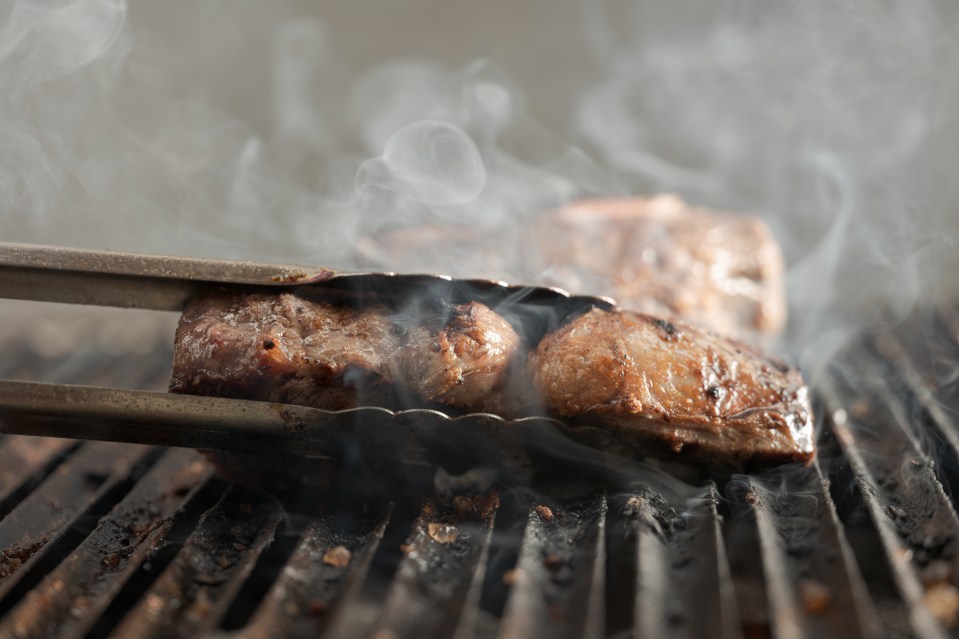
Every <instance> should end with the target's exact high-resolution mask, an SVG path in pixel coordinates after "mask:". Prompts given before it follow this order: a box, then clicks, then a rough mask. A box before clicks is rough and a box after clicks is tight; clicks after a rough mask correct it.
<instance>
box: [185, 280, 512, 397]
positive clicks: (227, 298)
mask: <svg viewBox="0 0 959 639" xmlns="http://www.w3.org/2000/svg"><path fill="white" fill-rule="evenodd" d="M519 345H520V340H519V337H518V335H517V334H516V332H515V331H514V330H513V328H512V327H511V326H510V325H509V324H508V323H507V322H506V320H504V319H503V318H502V317H500V316H499V315H497V314H496V313H494V312H493V311H491V310H490V309H489V308H487V307H486V306H484V305H482V304H479V303H470V304H464V305H460V306H453V307H450V308H444V309H443V310H442V311H441V312H439V313H429V314H425V315H420V314H418V313H417V314H416V315H415V316H413V317H410V316H409V314H402V315H401V314H393V313H391V312H390V311H389V310H388V309H386V308H385V307H380V306H373V307H369V308H364V309H355V308H349V307H342V306H335V305H332V304H329V303H325V302H315V301H310V300H306V299H302V298H299V297H296V296H293V295H290V294H280V295H265V294H212V295H203V296H200V297H198V298H196V299H194V300H192V301H191V302H190V304H189V305H188V306H187V308H186V309H185V311H184V313H183V317H182V318H181V320H180V325H179V327H178V329H177V335H176V350H175V355H174V362H173V378H172V380H171V383H170V390H171V391H172V392H176V393H190V394H198V395H217V396H222V397H237V398H246V399H257V400H261V401H270V402H282V403H289V404H302V405H305V406H313V407H316V408H327V409H333V410H336V409H343V408H350V407H353V406H358V405H372V406H394V405H397V395H396V391H397V390H398V389H402V390H405V391H407V393H411V394H412V401H413V403H415V404H422V403H423V402H430V401H432V402H439V403H442V404H446V405H449V406H453V407H456V408H462V409H464V410H468V411H482V410H485V409H486V408H487V407H488V404H487V402H488V401H489V397H490V396H491V394H492V393H491V391H492V389H493V388H494V387H496V385H497V384H498V383H499V382H500V379H501V378H502V377H503V375H505V373H506V370H507V368H508V366H509V363H510V361H511V360H512V359H513V357H514V355H515V353H516V352H517V350H518V348H519Z"/></svg>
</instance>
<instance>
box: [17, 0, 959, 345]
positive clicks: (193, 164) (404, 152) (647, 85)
mask: <svg viewBox="0 0 959 639" xmlns="http://www.w3.org/2000/svg"><path fill="white" fill-rule="evenodd" d="M347 4H348V3H347ZM494 5H495V3H494ZM346 6H347V5H346V4H343V5H342V6H341V4H338V3H333V4H332V5H330V7H329V8H328V11H329V13H330V15H328V16H327V15H323V14H321V13H318V12H317V10H316V9H310V7H313V5H312V4H310V3H303V4H302V6H301V5H300V4H298V3H296V2H292V1H290V2H276V3H254V2H207V3H202V5H198V6H195V5H194V4H193V3H178V2H171V3H167V2H164V3H149V2H136V3H131V6H129V7H128V6H127V5H126V3H124V2H122V1H120V0H73V1H71V2H57V3H51V2H40V1H37V0H33V1H30V0H16V1H14V2H9V3H5V4H0V20H2V23H3V27H2V31H0V89H2V90H0V233H2V237H3V239H4V240H15V241H27V242H40V243H53V244H68V245H77V246H88V247H100V248H113V249H124V250H141V251H159V252H168V253H181V254H202V255H209V256H227V257H243V258H253V259H282V260H284V261H293V260H301V261H310V262H315V263H321V264H329V265H334V266H350V265H351V264H352V263H353V262H352V260H353V259H354V258H355V256H354V254H353V250H352V247H353V246H354V243H355V240H356V238H357V236H358V235H359V234H362V233H367V232H369V231H371V230H375V229H377V228H380V227H383V226H397V225H399V226H403V225H415V224H421V223H435V222H443V223H454V224H463V225H465V226H475V227H479V228H482V229H484V230H485V232H488V233H490V234H493V235H495V234H513V233H515V232H518V231H520V230H522V229H523V228H524V224H525V222H526V221H527V220H528V218H529V217H530V216H531V215H532V214H533V213H535V212H536V211H538V210H541V209H542V208H543V207H548V206H552V205H555V204H557V203H561V202H563V201H566V200H568V199H570V198H573V197H576V196H577V195H582V194H591V195H606V194H622V193H629V192H653V191H675V192H678V193H680V194H681V195H683V196H684V197H686V198H687V199H689V200H691V201H694V202H696V203H698V204H703V205H706V206H715V207H717V208H725V209H733V210H743V211H750V212H756V213H758V214H761V215H763V216H764V217H766V219H767V220H769V222H770V224H771V225H772V227H773V229H774V231H775V232H776V234H777V236H778V238H779V240H780V241H781V242H782V243H783V245H784V248H785V250H786V253H787V256H788V258H789V261H790V264H791V269H790V277H789V291H790V296H791V305H792V307H793V308H792V310H793V313H792V318H793V324H792V326H793V329H794V332H795V338H796V340H797V341H796V343H800V344H814V343H817V342H819V343H820V344H819V346H821V342H822V341H823V340H825V341H827V342H830V343H831V342H836V341H839V340H840V339H841V335H842V334H844V333H845V331H847V330H848V329H849V328H850V327H852V326H856V325H858V324H861V323H868V322H874V321H877V317H878V315H879V310H880V309H882V310H884V311H885V310H888V309H889V308H891V309H892V310H893V311H894V312H895V313H900V314H901V313H903V312H905V310H907V309H908V308H909V307H910V306H911V304H912V303H913V302H914V301H915V300H916V299H917V297H919V296H920V295H921V294H923V293H924V292H926V291H937V292H938V291H939V285H940V284H942V283H943V282H944V281H945V279H944V278H943V277H942V274H943V273H945V272H946V271H945V268H946V266H950V267H952V268H954V267H955V266H956V264H955V262H956V260H954V259H952V257H953V254H954V253H955V250H954V245H953V243H952V242H953V240H952V238H953V237H954V236H955V233H956V231H957V230H959V223H957V220H956V217H957V211H959V192H957V190H959V181H957V180H956V179H955V178H954V176H953V173H954V168H953V167H955V166H957V165H959V162H957V160H959V157H957V155H959V127H956V126H955V124H954V120H955V113H959V67H956V65H954V64H953V63H952V61H953V60H955V59H956V54H957V44H956V38H955V35H954V33H953V32H952V28H953V25H955V24H957V22H956V20H955V18H956V16H955V15H954V13H953V12H954V10H953V9H951V6H952V5H951V4H950V3H947V2H942V3H933V2H925V1H916V2H910V3H908V4H901V5H895V6H893V5H890V6H883V5H881V4H877V3H857V2H846V3H828V4H827V3H817V2H801V3H800V2H791V3H768V2H760V1H758V0H741V1H739V2H735V3H732V4H730V3H722V4H721V5H714V4H713V3H702V2H671V3H642V6H640V3H632V2H624V3H622V4H621V5H620V4H617V3H605V4H600V3H594V4H593V5H592V7H593V8H592V9H590V10H589V11H588V12H584V11H581V10H579V9H576V10H571V9H568V8H562V7H554V5H553V4H552V3H551V4H550V5H549V6H550V11H549V12H548V17H547V14H543V15H536V14H535V12H534V11H532V10H528V11H520V12H519V13H517V14H515V18H512V17H510V18H507V15H510V16H513V15H514V14H513V9H512V8H511V9H510V12H508V14H507V13H504V12H505V9H506V7H507V6H510V7H512V5H507V3H503V5H502V6H501V7H499V8H497V7H496V6H493V5H491V6H490V7H488V8H487V9H483V10H482V11H480V10H479V9H475V8H474V9H469V10H468V12H469V18H468V19H465V20H462V21H461V22H457V21H449V22H448V23H444V24H443V25H439V24H435V25H434V24H431V22H430V18H429V17H428V16H427V14H425V13H424V14H422V16H421V17H420V18H419V19H418V20H416V21H413V22H411V23H410V24H412V25H419V29H420V32H418V33H411V32H409V29H407V28H406V27H404V28H402V29H399V28H398V29H395V30H389V29H387V30H383V29H380V30H379V31H376V32H374V31H373V30H372V29H373V27H363V28H360V27H359V26H358V25H364V24H365V23H364V22H363V21H360V20H359V19H355V20H354V19H347V18H344V17H343V16H345V15H347V14H348V13H349V11H350V10H348V9H344V7H346ZM424 6H425V5H424V3H422V2H418V1H417V0H410V6H409V11H410V12H413V13H416V12H417V11H419V10H421V9H423V7H424ZM362 10H363V9H362V8H357V9H355V11H354V12H361V11H362ZM501 10H502V11H501ZM464 11H467V10H464ZM344 12H345V13H344ZM476 12H479V13H476ZM497 12H499V14H497ZM474 13H475V14H476V15H474ZM497 15H500V16H501V17H499V18H496V16H497ZM504 20H508V21H509V24H504V23H503V21H504ZM343 24H347V25H351V27H350V28H352V29H353V30H352V31H344V28H343V26H342V25H343ZM394 31H396V32H397V33H400V35H395V34H394V33H393V32H394ZM504 33H505V34H508V35H507V36H503V35H502V34H504ZM391 34H392V35H391ZM524 34H525V35H524ZM391 37H392V38H393V39H392V40H390V38H391ZM524 38H525V39H526V41H524ZM414 40H415V41H416V42H419V41H422V43H423V46H422V47H421V49H422V50H424V51H429V52H431V53H434V54H435V55H433V56H432V57H431V58H430V59H420V58H411V57H409V56H404V57H398V56H394V55H391V54H392V52H393V51H396V50H404V51H411V50H419V49H417V47H414V46H410V43H411V42H414ZM398 43H400V44H402V45H403V46H400V44H398ZM434 44H435V46H434ZM464 50H468V55H465V54H464ZM482 56H486V57H489V58H491V59H493V60H496V62H490V61H486V60H483V59H478V58H480V57H482ZM474 58H477V59H474ZM517 78H518V80H517ZM521 85H522V86H521ZM441 266H442V265H437V268H441ZM395 268H396V269H397V270H400V269H403V264H402V263H397V264H396V265H395ZM479 275H481V274H479ZM832 329H835V330H836V331H837V332H836V333H831V332H830V331H831V330H832ZM819 346H815V347H809V348H807V349H800V350H804V351H805V352H807V353H814V352H821V349H820V348H819Z"/></svg>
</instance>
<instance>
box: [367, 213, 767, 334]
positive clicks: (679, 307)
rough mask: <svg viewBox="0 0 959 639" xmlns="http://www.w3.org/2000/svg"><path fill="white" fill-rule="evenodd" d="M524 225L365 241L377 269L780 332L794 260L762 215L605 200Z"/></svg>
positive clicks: (405, 233) (722, 326) (734, 328)
mask: <svg viewBox="0 0 959 639" xmlns="http://www.w3.org/2000/svg"><path fill="white" fill-rule="evenodd" d="M528 226H529V227H528V229H527V230H526V231H524V232H510V233H509V234H508V235H506V236H504V235H503V234H502V233H499V234H498V233H494V232H491V231H489V230H485V229H477V228H472V227H460V226H452V225H451V226H427V227H420V228H414V229H403V230H393V231H390V232H385V233H380V234H378V235H376V236H370V237H365V238H361V240H360V243H359V254H360V255H359V257H360V259H361V260H362V261H363V262H364V264H365V265H366V266H369V267H371V268H377V269H386V270H406V271H411V272H423V271H431V272H446V273H449V274H450V275H453V276H456V277H486V278H491V279H503V280H508V281H514V282H530V283H533V284H541V285H548V286H559V287H561V288H564V289H567V290H570V291H572V292H574V293H585V294H597V295H609V296H611V297H614V298H616V299H617V300H618V301H619V303H620V305H621V306H623V307H624V308H628V309H631V310H636V311H641V312H646V313H650V314H653V315H662V316H676V317H681V318H683V319H685V320H687V321H690V322H693V323H695V324H698V325H701V326H704V327H707V328H711V329H713V330H716V331H719V332H722V333H727V334H730V335H738V336H741V337H744V338H749V339H752V338H754V337H756V336H761V335H763V334H775V333H777V332H778V331H779V330H780V329H781V328H782V326H783V323H784V322H785V317H786V306H785V298H784V290H783V264H782V255H781V253H780V250H779V247H778V245H777V244H776V241H775V239H774V238H773V236H772V234H771V233H770V231H769V229H768V227H767V226H766V225H765V224H764V223H763V222H762V220H760V219H759V218H756V217H754V216H750V215H734V214H725V213H716V212H714V211H710V210H708V209H703V208H695V207H691V206H688V205H686V204H684V203H683V202H682V200H680V199H679V198H677V197H675V196H671V195H664V196H658V197H652V198H641V197H635V198H624V199H595V200H584V201H581V202H578V203H574V204H572V205H570V206H568V207H566V208H563V209H559V210H555V211H547V212H544V213H542V214H540V215H538V216H537V217H536V218H535V220H534V221H533V223H532V224H529V225H528Z"/></svg>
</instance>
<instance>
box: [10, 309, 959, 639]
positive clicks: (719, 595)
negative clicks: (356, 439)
mask: <svg viewBox="0 0 959 639" xmlns="http://www.w3.org/2000/svg"><path fill="white" fill-rule="evenodd" d="M957 326H959V316H957V315H954V314H950V313H944V312H941V311H933V310H927V311H925V312H921V313H919V312H917V313H916V315H915V316H914V317H913V318H911V319H909V320H908V321H906V322H904V323H902V324H900V325H899V326H897V327H896V328H895V329H892V330H888V331H885V332H882V333H878V334H869V335H864V336H862V338H861V339H859V340H857V341H855V342H853V343H851V344H850V346H849V347H848V348H846V349H845V350H844V351H843V352H842V353H840V354H839V355H837V357H836V359H835V362H834V366H832V367H831V369H830V371H829V372H828V374H827V375H826V376H825V377H823V378H820V379H818V380H814V381H815V391H816V394H817V400H816V401H817V404H818V414H819V415H820V417H821V422H822V426H821V432H820V435H819V455H818V458H817V461H816V463H815V464H814V465H812V466H810V467H790V468H783V469H778V470H775V471H771V472H767V473H763V474H760V475H737V476H733V477H732V478H729V479H728V480H723V481H707V482H705V483H702V482H700V484H699V485H698V486H694V487H689V486H684V485H683V484H680V483H679V482H678V481H677V482H676V486H671V485H670V484H669V482H668V481H665V482H664V481H663V480H662V477H661V476H657V477H658V478H657V477H653V476H652V475H651V476H650V477H649V481H644V480H643V478H642V477H640V478H639V479H638V480H637V477H631V478H628V481H625V480H624V481H619V479H618V478H620V475H617V474H614V473H610V474H609V475H608V476H604V477H603V479H604V481H598V478H597V477H596V476H595V473H594V474H593V475H592V476H591V477H590V479H588V480H585V479H580V478H579V477H578V476H576V473H575V470H576V469H575V468H570V467H569V466H568V465H567V466H566V467H561V468H559V469H554V470H553V471H551V472H549V473H539V474H538V475H536V476H535V477H533V480H532V482H531V483H524V481H523V480H521V479H520V478H527V477H528V476H526V475H517V476H510V477H509V478H508V479H504V477H503V475H500V476H498V477H497V475H496V472H495V471H494V470H491V469H489V468H482V467H479V468H469V467H464V466H450V467H448V468H436V467H432V466H429V465H427V464H424V463H422V460H415V461H414V462H413V463H410V464H407V465H403V464H399V465H396V466H384V465H379V466H371V465H369V464H367V463H366V460H364V459H363V456H362V455H361V454H358V455H356V456H355V457H354V458H351V459H349V460H347V463H345V464H344V465H343V467H342V468H341V469H340V470H339V472H336V473H326V474H323V475H322V477H318V478H316V479H315V481H314V482H313V483H311V484H310V485H308V486H307V487H305V488H304V489H303V490H302V491H300V492H299V493H297V494H295V495H285V494H274V493H271V492H269V491H267V490H261V489H256V488H249V487H243V486H239V485H233V484H231V483H230V482H229V481H228V480H226V479H223V478H220V477H218V476H217V475H216V473H215V472H214V471H213V469H212V467H211V465H210V463H209V462H208V461H207V460H206V459H205V458H204V457H203V456H202V455H201V454H199V453H197V452H195V451H192V450H185V449H161V448H158V447H148V446H135V445H127V444H117V443H110V442H84V443H78V442H73V441H69V440H54V439H40V438H29V437H23V436H4V437H0V553H2V554H0V637H4V638H6V637H106V636H113V637H176V636H215V637H225V636H237V637H239V636H242V637H273V636H285V637H308V636H309V637H314V636H327V637H360V636H371V637H377V638H380V639H383V638H388V637H413V636H415V637H455V638H457V639H460V638H466V637H497V636H502V637H550V638H554V637H556V638H558V637H604V636H608V637H702V636H715V637H724V638H734V637H826V636H841V637H882V636H886V637H908V636H917V637H944V636H955V635H956V634H957V632H959V589H957V585H959V517H957V515H956V505H955V500H954V498H953V496H954V495H956V490H957V488H959V433H957V431H956V423H955V415H956V412H955V411H956V409H957V408H959V384H957V383H956V382H957V380H959V375H957V374H956V373H955V368H954V363H955V362H957V361H959V357H957V356H959V339H957V337H959V330H957ZM161 333H163V331H160V332H158V333H157V337H156V349H155V351H154V354H152V355H149V356H144V357H141V358H136V359H135V360H134V359H131V358H126V357H124V356H123V355H122V354H119V353H114V354H109V353H104V352H103V349H102V348H98V347H96V345H95V344H94V343H93V342H92V341H91V343H90V347H89V348H88V349H86V350H84V349H81V350H80V352H77V353H75V355H74V356H72V357H70V358H62V357H56V356H48V357H44V356H41V355H38V354H37V353H35V352H33V351H32V350H30V349H29V348H27V347H24V346H22V345H21V346H19V347H17V348H14V347H11V348H10V349H8V350H7V351H6V352H9V353H12V354H13V357H12V358H6V359H5V360H4V361H3V362H2V363H0V367H2V369H3V371H4V375H6V376H9V377H19V378H21V379H31V378H43V379H45V380H47V381H67V382H74V383H78V382H82V383H91V384H102V385H113V386H122V385H128V386H129V385H135V386H140V387H148V388H162V387H163V386H164V384H165V382H166V375H167V374H168V370H169V367H168V365H167V363H166V362H168V361H169V360H168V357H169V346H168V341H167V339H168V335H166V334H162V335H161ZM263 472H264V473H265V474H266V475H268V474H269V468H268V467H266V468H264V469H263Z"/></svg>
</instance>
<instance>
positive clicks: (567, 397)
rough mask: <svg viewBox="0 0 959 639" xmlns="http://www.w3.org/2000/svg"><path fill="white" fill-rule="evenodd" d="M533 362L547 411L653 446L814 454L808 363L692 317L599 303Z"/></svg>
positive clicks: (727, 454) (700, 456)
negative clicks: (672, 318) (802, 367)
mask: <svg viewBox="0 0 959 639" xmlns="http://www.w3.org/2000/svg"><path fill="white" fill-rule="evenodd" d="M530 366H531V370H532V375H533V383H534V385H535V387H536V389H537V390H538V392H539V394H540V397H541V399H542V401H543V404H544V406H545V408H546V409H547V410H549V411H550V412H552V413H554V414H557V415H561V416H564V417H567V418H572V419H574V420H575V421H576V422H579V423H586V424H591V425H595V426H602V427H606V428H610V429H612V430H614V431H615V432H617V433H618V434H619V435H620V436H622V437H624V438H628V439H631V440H633V441H636V442H639V443H641V444H642V445H644V446H646V447H648V450H650V451H651V452H652V451H667V452H669V453H672V454H674V455H678V456H680V457H681V458H686V459H688V460H693V461H703V462H706V463H717V462H718V463H724V464H725V463H731V464H745V465H754V466H755V465H766V466H768V465H772V464H778V463H784V462H789V461H805V460H808V459H810V458H811V456H812V454H813V423H812V411H811V408H810V405H809V398H808V395H807V389H806V386H805V384H804V383H803V380H802V377H801V376H800V374H799V371H797V370H796V369H794V368H790V367H788V366H786V365H785V364H783V363H781V362H778V361H776V360H773V359H770V358H769V357H766V356H764V355H763V354H762V353H760V352H759V351H757V350H755V349H753V348H751V347H749V346H747V345H745V344H742V343H740V342H737V341H735V340H732V339H728V338H724V337H720V336H718V335H715V334H713V333H710V332H708V331H705V330H702V329H699V328H696V327H693V326H691V325H688V324H681V323H673V322H668V321H665V320H661V319H657V318H654V317H652V316H649V315H643V314H640V313H632V312H626V311H601V310H593V311H590V312H589V313H587V314H585V315H583V316H581V317H579V318H577V319H576V320H574V321H572V322H570V323H569V324H567V325H566V326H564V327H562V328H560V329H558V330H556V331H554V332H552V333H550V334H549V335H547V336H546V337H545V338H544V339H543V340H542V342H540V344H539V347H538V348H537V349H536V352H535V353H534V354H533V355H532V356H531V358H530Z"/></svg>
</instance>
